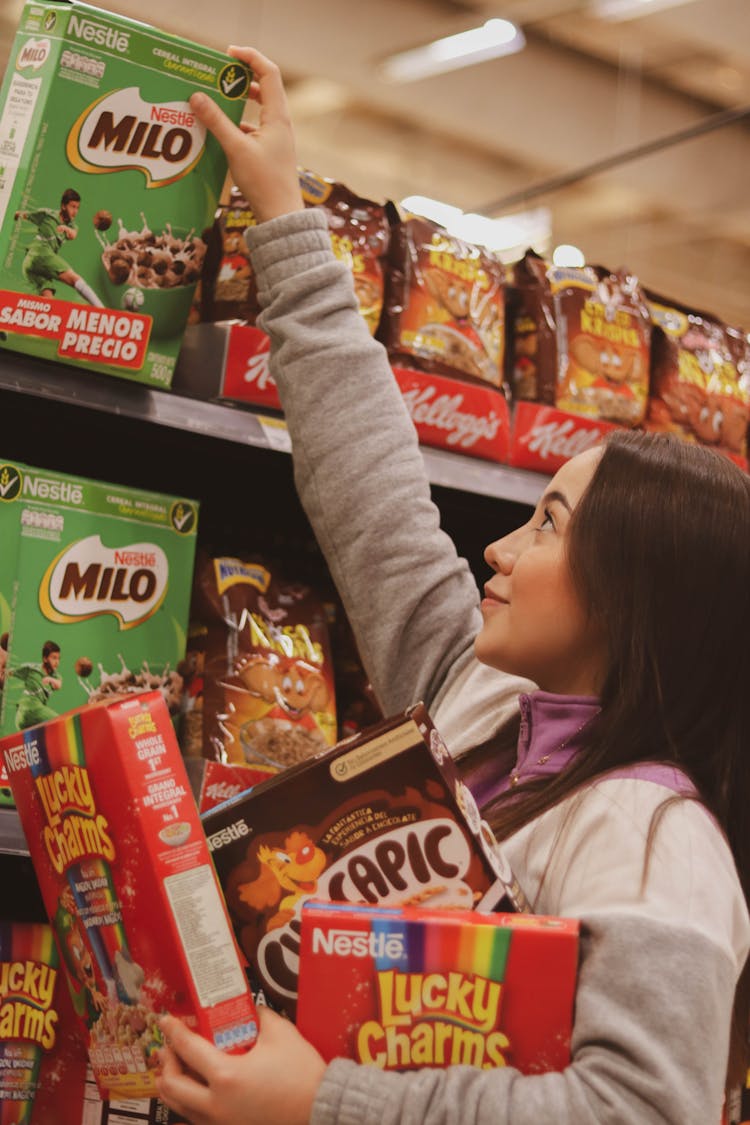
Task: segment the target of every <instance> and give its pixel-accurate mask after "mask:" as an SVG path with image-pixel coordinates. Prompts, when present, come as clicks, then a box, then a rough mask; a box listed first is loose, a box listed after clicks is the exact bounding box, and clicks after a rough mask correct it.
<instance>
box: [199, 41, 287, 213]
mask: <svg viewBox="0 0 750 1125" xmlns="http://www.w3.org/2000/svg"><path fill="white" fill-rule="evenodd" d="M229 54H230V55H232V56H233V57H234V58H236V59H239V60H240V61H241V62H244V63H247V65H248V66H249V67H250V68H251V69H252V71H253V75H254V81H253V82H252V83H251V86H250V97H251V98H253V99H254V100H255V101H257V102H258V104H259V106H260V118H259V121H258V124H257V125H243V126H237V125H235V124H234V123H233V122H232V121H230V120H229V118H228V117H227V115H226V114H225V113H224V111H223V110H222V109H221V108H220V107H219V106H218V105H217V104H216V102H215V101H213V99H212V98H210V97H209V96H208V95H207V94H202V93H196V94H193V95H192V97H191V98H190V106H191V108H192V110H193V112H194V113H195V116H196V117H197V118H198V120H199V121H200V122H201V123H202V124H203V125H205V126H206V128H207V129H208V130H210V132H212V133H213V135H214V136H215V137H216V139H217V141H218V142H219V144H220V145H221V147H222V148H223V149H224V152H225V153H226V157H227V160H228V161H229V169H230V172H231V174H232V179H233V180H234V183H235V184H236V186H237V187H238V188H239V189H240V191H241V192H242V193H243V195H244V196H245V198H246V199H247V201H248V203H249V204H250V206H251V207H252V210H253V212H254V214H255V217H256V219H257V220H258V222H259V223H262V222H265V221H266V220H267V219H274V218H276V217H277V216H279V215H286V214H289V212H291V211H301V210H303V208H304V204H303V202H302V195H301V193H300V188H299V181H298V176H297V158H296V153H295V147H294V131H293V129H292V122H291V119H290V117H289V107H288V104H287V100H286V92H285V90H284V84H283V82H282V80H281V73H280V71H279V68H278V67H277V66H276V64H275V63H272V62H271V61H270V59H267V58H266V57H265V56H264V55H262V54H261V53H260V52H259V51H256V50H254V49H253V48H252V47H230V48H229Z"/></svg>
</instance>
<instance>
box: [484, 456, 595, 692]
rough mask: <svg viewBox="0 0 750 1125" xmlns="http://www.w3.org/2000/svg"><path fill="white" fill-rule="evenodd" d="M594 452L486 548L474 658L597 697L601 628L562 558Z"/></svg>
mask: <svg viewBox="0 0 750 1125" xmlns="http://www.w3.org/2000/svg"><path fill="white" fill-rule="evenodd" d="M600 456H601V450H599V449H591V450H588V451H587V452H586V453H581V454H579V456H577V457H574V458H573V459H572V460H571V461H568V462H566V463H565V465H563V467H562V468H561V469H560V470H559V472H558V473H557V474H556V475H555V476H554V477H553V478H552V480H551V481H550V484H549V486H548V487H547V489H546V490H545V493H544V495H543V496H542V498H541V500H540V501H539V503H538V505H537V507H536V510H535V512H534V514H533V516H532V517H531V519H530V520H529V522H528V523H526V524H524V525H523V527H519V528H518V530H517V531H513V532H511V534H510V535H506V536H504V537H503V538H502V539H498V540H497V541H496V542H495V543H490V545H489V546H488V547H487V548H486V550H485V552H484V557H485V561H486V562H487V563H488V565H489V566H491V567H492V570H493V571H494V572H495V573H494V575H493V577H492V578H491V579H490V580H489V582H487V583H486V584H485V587H484V590H485V596H484V599H483V600H482V616H483V618H484V625H483V627H482V629H481V631H480V633H479V635H478V636H477V638H476V640H475V642H474V651H475V653H476V655H477V658H478V659H479V660H481V661H482V663H484V664H489V665H490V666H491V667H493V668H498V669H501V670H502V671H504V672H512V673H515V674H516V675H520V676H525V677H527V678H528V679H530V680H533V682H534V683H536V684H537V685H538V686H539V687H540V688H542V689H543V690H544V691H550V692H556V693H559V694H563V695H598V694H599V693H600V691H601V688H602V685H603V682H604V678H605V674H606V646H605V642H604V634H603V631H602V630H601V629H600V628H599V627H597V624H596V622H594V621H591V620H589V619H588V617H587V615H586V612H585V607H584V606H582V605H581V603H580V601H579V598H578V594H577V593H576V591H575V589H574V587H573V581H572V578H571V575H570V569H569V567H568V559H567V539H568V526H569V524H570V518H571V515H572V513H573V511H574V509H575V506H576V504H577V503H578V501H579V500H580V498H581V496H582V495H583V493H584V492H585V490H586V487H587V486H588V484H589V481H590V480H591V477H592V476H593V473H594V470H595V468H596V466H597V464H598V461H599V457H600Z"/></svg>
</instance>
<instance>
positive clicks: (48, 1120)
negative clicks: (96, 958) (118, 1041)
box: [0, 922, 86, 1125]
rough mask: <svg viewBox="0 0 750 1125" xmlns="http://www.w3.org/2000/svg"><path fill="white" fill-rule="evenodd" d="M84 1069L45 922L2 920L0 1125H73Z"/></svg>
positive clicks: (77, 1114) (78, 1110) (80, 1099)
mask: <svg viewBox="0 0 750 1125" xmlns="http://www.w3.org/2000/svg"><path fill="white" fill-rule="evenodd" d="M85 1074H86V1052H85V1047H84V1044H83V1040H82V1038H81V1037H80V1035H79V1034H78V1027H77V1022H76V1020H75V1017H74V1015H73V1012H72V1009H71V1006H70V997H69V995H68V991H67V987H66V984H65V978H64V975H63V974H62V973H61V972H60V971H59V959H58V952H57V947H56V945H55V940H54V936H53V933H52V929H51V927H50V926H48V925H47V924H46V923H41V922H0V1125H79V1123H80V1121H81V1119H82V1113H83V1099H84V1083H85Z"/></svg>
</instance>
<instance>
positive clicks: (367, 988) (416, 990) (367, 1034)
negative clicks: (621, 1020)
mask: <svg viewBox="0 0 750 1125" xmlns="http://www.w3.org/2000/svg"><path fill="white" fill-rule="evenodd" d="M578 929H579V924H578V921H577V920H575V919H572V918H549V917H542V916H534V915H529V914H479V913H477V912H476V911H463V910H431V909H429V908H427V909H425V908H419V909H415V908H414V907H404V908H401V909H385V908H382V907H381V908H375V909H373V908H370V907H361V906H342V905H339V904H335V905H331V904H329V903H312V902H310V903H306V904H305V906H304V908H303V910H302V947H301V951H300V973H299V1001H298V1005H297V1026H298V1027H299V1029H300V1031H301V1032H302V1034H303V1035H304V1036H305V1037H306V1038H307V1039H309V1040H310V1042H311V1043H313V1044H314V1046H316V1047H317V1048H318V1050H319V1051H320V1052H321V1054H322V1055H323V1058H324V1059H326V1060H330V1059H333V1058H336V1057H337V1056H343V1057H345V1058H351V1059H355V1060H356V1061H357V1062H360V1063H367V1064H370V1065H373V1066H379V1067H381V1068H382V1069H383V1070H413V1069H415V1068H418V1067H422V1066H440V1067H442V1066H453V1065H457V1064H463V1065H469V1066H477V1067H481V1068H483V1069H485V1070H486V1069H489V1068H492V1067H498V1066H513V1067H516V1068H517V1069H518V1070H521V1071H522V1072H523V1073H524V1074H539V1073H542V1072H544V1071H548V1070H561V1069H562V1068H563V1067H565V1066H566V1065H567V1064H568V1062H569V1061H570V1037H571V1032H572V1022H573V999H574V995H575V985H576V972H577V962H578Z"/></svg>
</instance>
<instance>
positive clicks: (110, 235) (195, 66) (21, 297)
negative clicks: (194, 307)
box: [0, 0, 249, 387]
mask: <svg viewBox="0 0 750 1125" xmlns="http://www.w3.org/2000/svg"><path fill="white" fill-rule="evenodd" d="M248 87H249V73H248V71H247V69H246V68H245V67H244V65H243V64H241V63H238V62H236V61H235V60H233V59H230V58H229V57H228V56H225V55H223V54H221V53H219V52H217V51H213V50H209V49H208V48H204V47H200V46H198V45H196V44H194V43H191V42H189V41H188V40H183V39H180V38H179V37H177V36H174V35H168V34H166V33H164V32H162V31H158V30H156V29H154V28H151V27H149V26H147V25H146V24H142V23H137V22H135V21H132V20H129V19H128V18H127V17H125V16H119V15H114V14H113V13H111V12H105V11H102V10H100V9H98V8H94V7H91V6H89V5H88V4H83V3H79V2H78V0H67V2H61V0H50V2H48V3H34V2H29V3H27V4H26V6H25V7H24V9H23V12H22V15H21V23H20V26H19V29H18V32H17V35H16V38H15V42H14V44H13V48H12V51H11V57H10V61H9V64H8V68H7V71H6V75H5V80H4V83H3V86H2V90H1V91H0V157H1V160H0V263H2V265H1V273H2V283H1V285H0V344H1V345H2V346H3V347H6V348H11V349H13V350H15V351H21V352H29V353H31V354H34V355H39V356H43V357H45V358H48V359H54V360H58V361H62V362H65V363H73V364H76V365H78V366H82V367H84V368H86V369H87V370H91V371H105V372H107V373H109V374H111V375H120V376H122V377H124V378H128V379H134V380H136V381H138V382H142V383H148V384H152V385H154V386H162V387H166V386H169V384H170V382H171V378H172V372H173V370H174V366H175V361H176V357H177V353H178V351H179V347H180V342H181V339H182V335H183V331H184V328H185V325H186V323H187V319H188V315H189V313H190V308H191V304H192V302H193V297H194V293H195V288H196V284H197V282H198V280H199V278H200V275H201V270H202V266H203V257H204V254H205V242H204V240H203V238H202V237H201V235H202V232H203V231H204V229H205V228H206V227H208V226H209V225H210V223H211V222H212V220H213V215H214V211H215V208H216V201H217V199H218V195H219V192H220V190H221V188H222V185H223V182H224V178H225V174H226V160H225V158H224V155H223V153H222V151H221V149H220V147H219V145H218V144H217V143H216V141H215V140H214V139H213V137H211V136H210V135H207V134H206V131H205V129H204V128H203V126H202V125H201V124H200V123H199V122H198V121H197V120H196V118H195V117H194V115H193V113H192V112H191V109H190V105H189V102H188V99H189V97H190V95H191V94H192V93H193V92H194V91H196V90H202V91H204V92H205V93H207V94H208V95H209V96H210V97H212V98H213V99H214V100H215V101H216V102H217V103H218V104H219V105H220V106H221V107H222V109H224V110H225V112H226V113H227V114H229V116H230V117H231V118H232V120H234V121H239V120H240V117H241V115H242V109H243V105H244V101H245V96H246V94H247V91H248Z"/></svg>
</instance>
